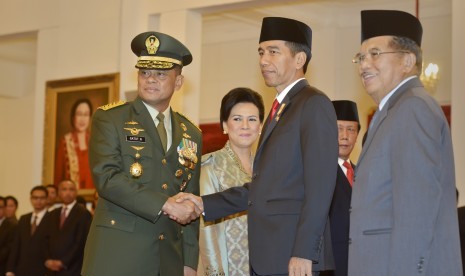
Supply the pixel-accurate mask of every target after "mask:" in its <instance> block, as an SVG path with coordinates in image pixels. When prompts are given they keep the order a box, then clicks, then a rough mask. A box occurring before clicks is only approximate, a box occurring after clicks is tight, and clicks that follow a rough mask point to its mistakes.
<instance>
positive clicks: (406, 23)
mask: <svg viewBox="0 0 465 276" xmlns="http://www.w3.org/2000/svg"><path fill="white" fill-rule="evenodd" d="M361 16H362V42H363V41H365V40H366V39H369V38H372V37H376V36H385V35H392V36H402V37H407V38H410V39H411V40H413V41H415V42H416V43H417V44H418V46H421V37H422V35H423V28H422V26H421V23H420V21H419V20H418V18H416V17H415V16H413V15H411V14H410V13H407V12H403V11H395V10H365V11H362V12H361Z"/></svg>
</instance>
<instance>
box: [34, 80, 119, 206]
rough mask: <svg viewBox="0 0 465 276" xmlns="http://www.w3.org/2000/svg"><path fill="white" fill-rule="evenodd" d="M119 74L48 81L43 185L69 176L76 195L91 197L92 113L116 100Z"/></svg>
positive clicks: (57, 181)
mask: <svg viewBox="0 0 465 276" xmlns="http://www.w3.org/2000/svg"><path fill="white" fill-rule="evenodd" d="M118 95H119V74H118V73H115V74H106V75H98V76H90V77H82V78H73V79H64V80H53V81H48V82H47V84H46V98H45V126H44V160H43V173H42V178H43V179H42V181H43V184H50V183H53V184H55V185H58V183H59V182H60V181H61V180H64V179H71V180H73V181H74V182H75V183H76V185H77V186H78V190H79V194H80V195H82V196H84V197H85V198H92V197H93V193H94V191H95V186H94V184H93V181H92V176H91V169H90V167H89V161H88V145H89V134H90V126H91V118H92V114H93V113H94V112H95V110H96V109H97V108H98V107H99V106H102V105H105V104H107V103H111V102H114V101H117V100H118Z"/></svg>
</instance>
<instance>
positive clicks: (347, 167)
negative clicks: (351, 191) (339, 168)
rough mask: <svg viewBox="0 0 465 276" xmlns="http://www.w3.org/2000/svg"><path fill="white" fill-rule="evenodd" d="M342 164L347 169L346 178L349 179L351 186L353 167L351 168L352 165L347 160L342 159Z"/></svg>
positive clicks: (352, 182)
mask: <svg viewBox="0 0 465 276" xmlns="http://www.w3.org/2000/svg"><path fill="white" fill-rule="evenodd" d="M342 165H343V166H344V167H346V169H347V174H346V175H347V180H349V183H350V186H352V185H353V184H354V169H353V168H352V165H350V163H349V162H347V161H344V163H343V164H342Z"/></svg>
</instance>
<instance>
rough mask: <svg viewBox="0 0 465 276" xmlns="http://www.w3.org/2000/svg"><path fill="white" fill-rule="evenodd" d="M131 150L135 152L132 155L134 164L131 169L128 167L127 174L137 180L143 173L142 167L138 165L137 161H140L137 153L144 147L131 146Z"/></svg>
mask: <svg viewBox="0 0 465 276" xmlns="http://www.w3.org/2000/svg"><path fill="white" fill-rule="evenodd" d="M131 147H132V148H133V149H135V150H136V153H135V154H134V157H135V159H136V162H134V163H133V164H132V165H131V167H129V173H130V174H131V175H132V176H133V177H135V178H138V177H140V176H141V175H142V173H143V172H144V170H143V168H142V165H141V164H140V163H139V161H138V160H139V159H140V153H139V151H140V150H143V149H144V147H136V146H131Z"/></svg>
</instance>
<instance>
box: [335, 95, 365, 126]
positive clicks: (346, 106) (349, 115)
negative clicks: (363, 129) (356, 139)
mask: <svg viewBox="0 0 465 276" xmlns="http://www.w3.org/2000/svg"><path fill="white" fill-rule="evenodd" d="M333 106H334V110H335V111H336V117H337V119H338V120H341V121H355V122H357V123H359V124H360V121H359V119H358V110H357V104H356V103H354V102H353V101H346V100H343V101H333Z"/></svg>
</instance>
